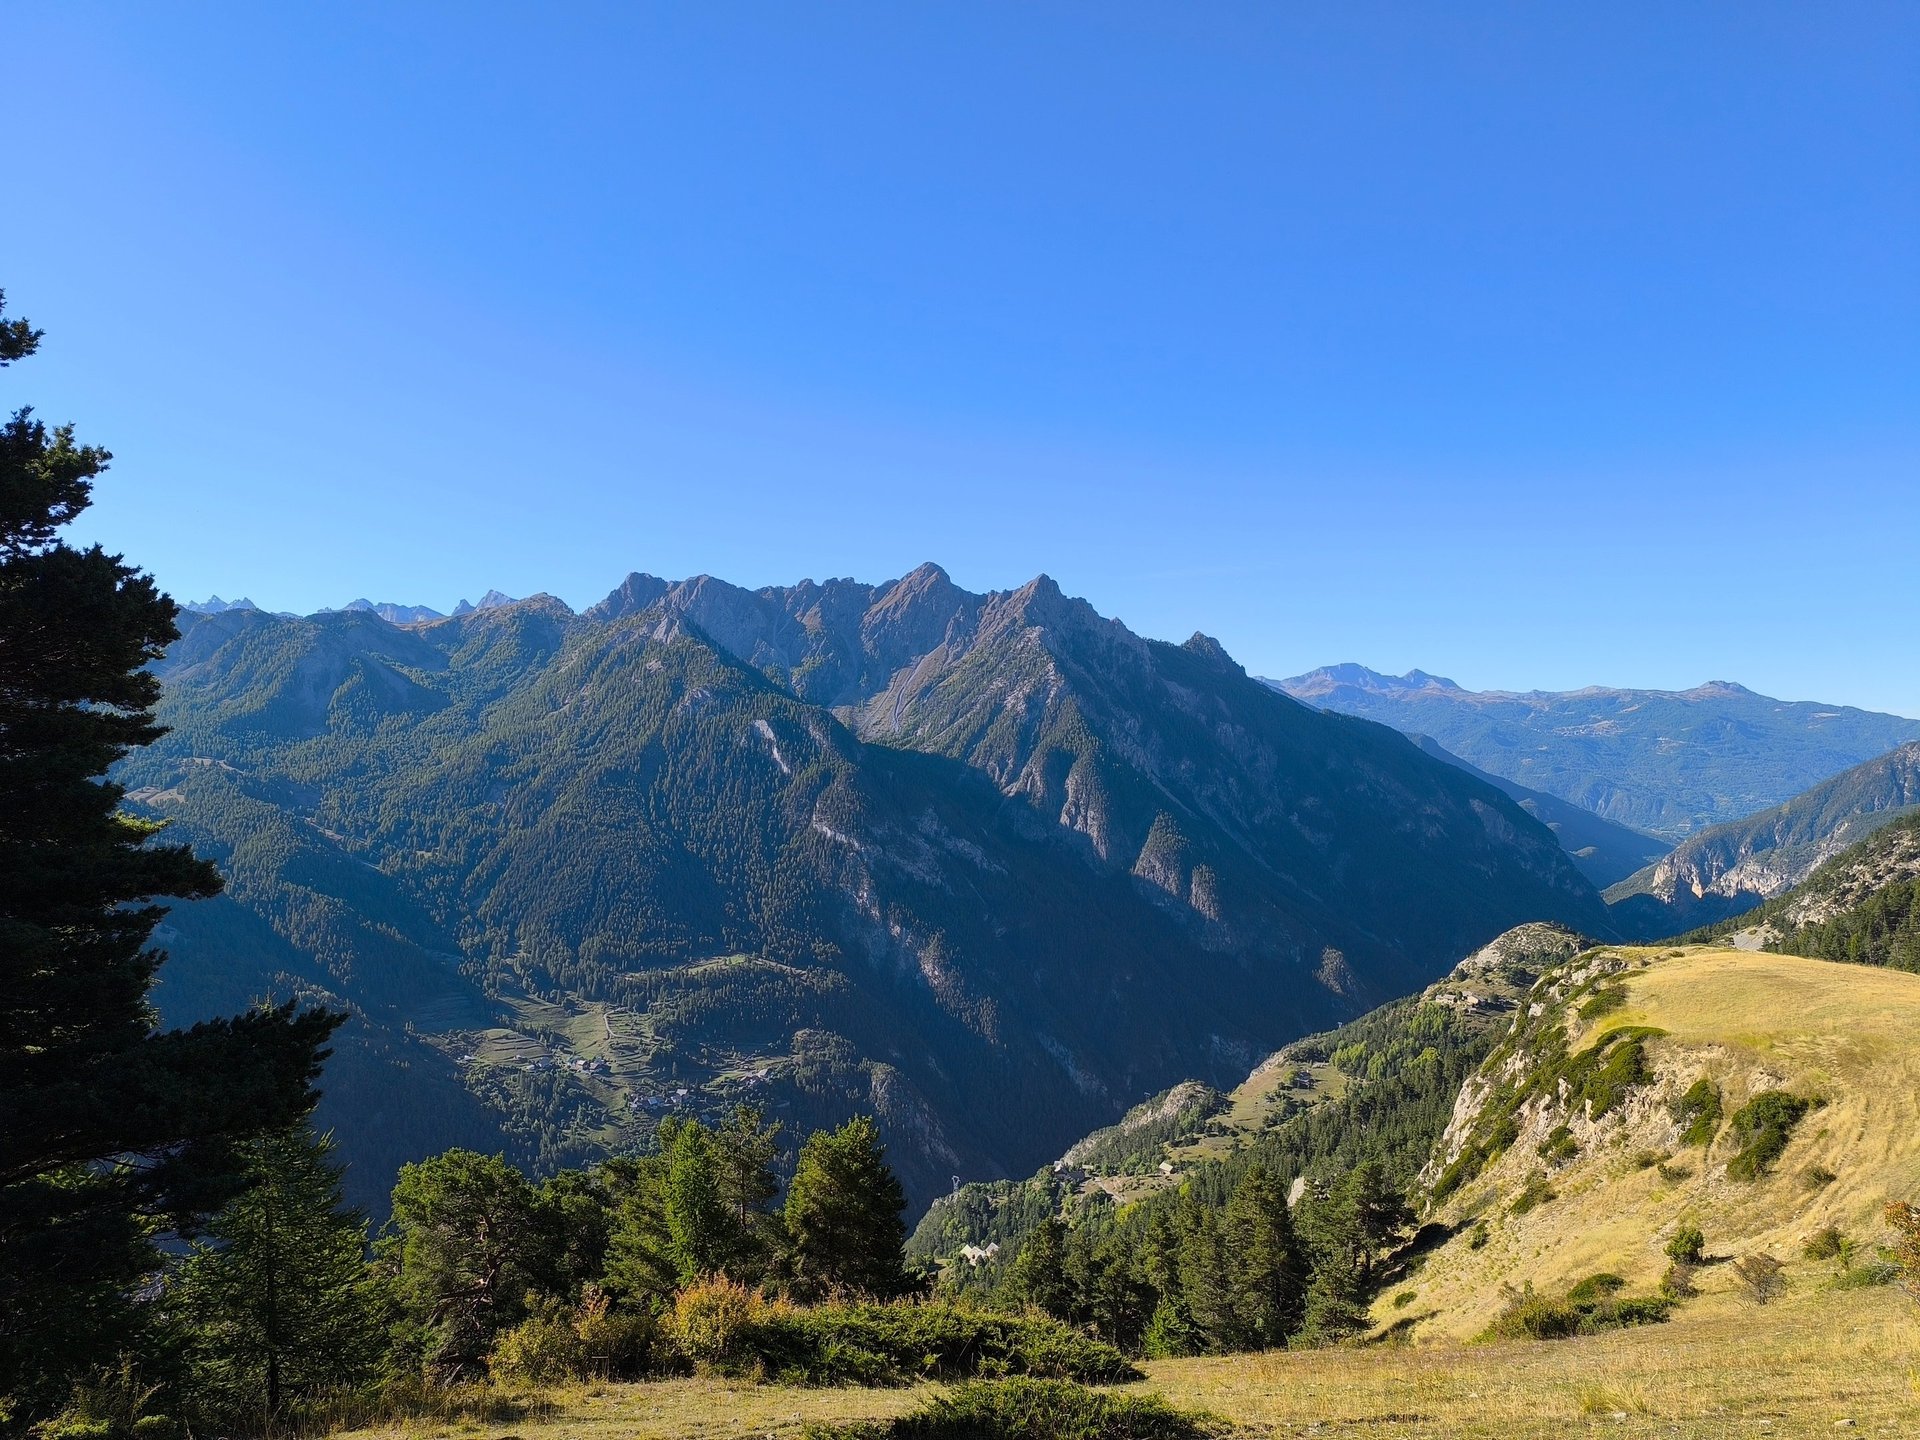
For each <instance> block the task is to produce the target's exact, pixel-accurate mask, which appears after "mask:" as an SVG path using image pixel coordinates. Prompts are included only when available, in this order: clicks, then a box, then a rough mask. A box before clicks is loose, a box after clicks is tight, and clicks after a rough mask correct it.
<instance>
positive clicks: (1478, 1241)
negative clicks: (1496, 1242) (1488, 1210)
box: [1467, 1220, 1490, 1250]
mask: <svg viewBox="0 0 1920 1440" xmlns="http://www.w3.org/2000/svg"><path fill="white" fill-rule="evenodd" d="M1489 1238H1490V1237H1489V1236H1488V1234H1487V1222H1486V1221H1484V1220H1477V1221H1475V1222H1474V1226H1473V1230H1472V1231H1471V1233H1469V1234H1468V1236H1467V1248H1468V1249H1469V1250H1484V1249H1486V1248H1487V1241H1488V1239H1489Z"/></svg>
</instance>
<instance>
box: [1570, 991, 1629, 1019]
mask: <svg viewBox="0 0 1920 1440" xmlns="http://www.w3.org/2000/svg"><path fill="white" fill-rule="evenodd" d="M1626 1003H1627V987H1626V986H1624V985H1608V986H1605V987H1604V988H1602V989H1599V990H1596V991H1594V992H1593V998H1592V999H1591V1000H1589V1001H1587V1003H1586V1004H1584V1005H1582V1006H1581V1007H1580V1018H1581V1019H1582V1020H1597V1019H1599V1018H1600V1017H1601V1016H1602V1015H1611V1014H1612V1013H1613V1012H1614V1011H1616V1010H1618V1009H1619V1008H1620V1007H1621V1006H1623V1005H1625V1004H1626Z"/></svg>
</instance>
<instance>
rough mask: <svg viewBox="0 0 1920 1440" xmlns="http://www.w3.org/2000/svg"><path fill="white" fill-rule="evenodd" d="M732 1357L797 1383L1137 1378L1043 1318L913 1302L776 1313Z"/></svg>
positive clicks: (745, 1335) (1097, 1346) (1112, 1353)
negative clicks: (1012, 1377) (982, 1377)
mask: <svg viewBox="0 0 1920 1440" xmlns="http://www.w3.org/2000/svg"><path fill="white" fill-rule="evenodd" d="M730 1359H731V1360H732V1362H733V1363H734V1364H735V1365H747V1366H756V1367H758V1368H760V1369H763V1370H765V1371H766V1372H767V1373H768V1374H769V1375H771V1376H772V1377H773V1378H774V1379H776V1380H779V1381H781V1382H783V1383H786V1384H800V1385H849V1384H850V1385H901V1384H907V1383H910V1382H912V1381H915V1380H969V1379H974V1378H977V1377H980V1376H1027V1377H1038V1378H1042V1379H1050V1380H1071V1381H1076V1382H1079V1383H1082V1384H1096V1385H1108V1384H1117V1383H1121V1382H1124V1381H1128V1380H1138V1379H1139V1378H1140V1372H1139V1371H1137V1370H1135V1369H1134V1368H1133V1366H1132V1365H1131V1364H1129V1363H1128V1361H1127V1359H1126V1357H1125V1356H1124V1355H1122V1354H1121V1353H1120V1352H1119V1351H1118V1350H1116V1349H1114V1348H1113V1347H1112V1346H1111V1345H1108V1344H1106V1343H1104V1342H1102V1341H1099V1340H1095V1339H1093V1338H1092V1337H1090V1336H1088V1335H1085V1334H1082V1333H1081V1332H1080V1331H1078V1330H1076V1329H1074V1328H1073V1327H1072V1326H1070V1325H1065V1324H1062V1323H1061V1322H1060V1321H1058V1320H1053V1319H1049V1318H1048V1317H1046V1316H1044V1315H1039V1314H1033V1313H1030V1314H1025V1315H1004V1314H998V1313H994V1312H991V1311H985V1310H978V1309H975V1308H973V1307H972V1306H969V1305H964V1304H928V1303H923V1302H916V1301H898V1302H895V1303H892V1304H881V1303H875V1302H864V1303H848V1304H831V1305H820V1306H815V1307H813V1308H811V1309H792V1308H784V1309H779V1310H774V1311H770V1312H769V1313H768V1314H767V1315H766V1316H765V1317H764V1318H763V1319H761V1320H759V1321H756V1322H754V1323H751V1324H749V1325H747V1326H746V1327H744V1329H743V1331H742V1332H741V1334H740V1336H739V1338H738V1340H737V1342H736V1343H735V1346H734V1349H733V1352H732V1353H731V1356H730Z"/></svg>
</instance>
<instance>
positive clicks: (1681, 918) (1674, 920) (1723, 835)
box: [1606, 742, 1920, 938]
mask: <svg viewBox="0 0 1920 1440" xmlns="http://www.w3.org/2000/svg"><path fill="white" fill-rule="evenodd" d="M1913 814H1920V742H1914V743H1911V744H1907V745H1902V746H1900V747H1899V748H1898V749H1895V750H1892V751H1889V752H1888V753H1887V754H1885V755H1882V756H1878V757H1876V758H1875V759H1872V760H1869V761H1867V762H1866V763H1865V764H1864V765H1856V766H1854V767H1853V768H1852V769H1851V770H1847V771H1843V772H1842V773H1841V774H1839V775H1836V776H1834V777H1833V778H1832V779H1830V780H1825V781H1822V782H1821V783H1820V784H1818V785H1815V786H1814V787H1813V788H1811V789H1810V790H1808V791H1806V792H1805V793H1804V794H1801V795H1796V796H1795V797H1794V798H1793V799H1791V800H1789V801H1787V802H1786V803H1785V804H1784V805H1777V806H1774V807H1773V808H1772V809H1769V810H1763V811H1761V812H1760V813H1759V814H1758V815H1751V816H1748V817H1747V818H1746V819H1744V820H1736V821H1734V822H1733V823H1731V824H1727V825H1716V826H1714V827H1713V828H1712V829H1710V830H1703V831H1701V832H1700V833H1699V834H1698V835H1694V836H1691V837H1689V838H1688V839H1686V840H1684V841H1682V842H1681V843H1680V844H1679V846H1677V847H1676V848H1675V849H1674V851H1673V853H1672V854H1671V855H1668V856H1666V857H1664V858H1663V859H1661V860H1659V861H1657V862H1655V863H1654V864H1653V865H1650V866H1648V867H1647V868H1646V869H1645V870H1642V871H1639V872H1638V873H1636V874H1634V875H1632V876H1630V877H1628V878H1627V879H1625V880H1623V881H1621V882H1620V883H1619V884H1617V885H1615V886H1613V887H1612V888H1611V889H1609V890H1608V891H1607V892H1606V893H1607V899H1608V901H1609V903H1610V904H1611V906H1612V908H1613V912H1614V915H1615V917H1616V919H1617V920H1618V922H1619V924H1620V925H1621V926H1622V928H1623V929H1625V930H1626V931H1627V932H1628V933H1631V934H1637V935H1642V936H1646V937H1648V938H1660V937H1664V936H1667V935H1677V934H1679V933H1681V932H1682V931H1686V930H1691V929H1694V928H1696V927H1698V926H1701V925H1709V924H1712V923H1714V922H1716V921H1718V920H1721V919H1724V918H1726V917H1728V916H1732V915H1737V914H1740V913H1741V912H1743V911H1746V910H1751V909H1753V908H1754V907H1755V906H1757V905H1759V904H1760V903H1761V902H1762V901H1763V900H1770V899H1772V898H1774V897H1775V896H1778V895H1781V894H1784V893H1785V892H1786V891H1788V890H1790V889H1791V888H1792V887H1794V886H1796V885H1798V884H1799V883H1800V882H1801V881H1803V880H1805V879H1807V878H1808V877H1809V876H1810V875H1812V874H1813V873H1814V871H1815V870H1817V869H1818V868H1819V867H1820V866H1821V865H1822V864H1823V863H1824V862H1825V861H1827V860H1829V859H1831V858H1832V857H1833V856H1835V855H1838V854H1839V853H1840V852H1841V851H1843V850H1845V849H1847V848H1848V847H1849V846H1851V845H1854V844H1856V843H1858V842H1859V841H1861V840H1864V839H1865V838H1866V837H1867V836H1869V835H1871V834H1873V833H1874V831H1876V830H1878V829H1879V828H1880V827H1881V826H1883V825H1887V824H1889V823H1891V822H1892V821H1894V820H1897V819H1899V818H1901V817H1902V816H1906V815H1913Z"/></svg>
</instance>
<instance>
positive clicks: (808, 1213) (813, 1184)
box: [785, 1115, 907, 1296]
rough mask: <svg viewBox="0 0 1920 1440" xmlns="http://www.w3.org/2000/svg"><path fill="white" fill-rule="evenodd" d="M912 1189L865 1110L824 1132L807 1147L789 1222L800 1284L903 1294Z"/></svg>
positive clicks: (792, 1191) (817, 1289)
mask: <svg viewBox="0 0 1920 1440" xmlns="http://www.w3.org/2000/svg"><path fill="white" fill-rule="evenodd" d="M906 1208H907V1197H906V1192H905V1191H904V1190H902V1189H901V1187H900V1181H899V1179H898V1178H897V1177H896V1176H895V1175H894V1173H893V1170H892V1169H891V1168H890V1167H889V1166H888V1164H887V1161H886V1149H885V1147H884V1146H882V1145H881V1143H880V1130H879V1127H878V1126H877V1125H875V1124H874V1123H873V1121H872V1120H871V1119H870V1118H868V1117H867V1116H865V1115H859V1116H855V1117H854V1118H853V1119H851V1120H849V1121H848V1122H847V1123H846V1124H845V1125H842V1126H841V1127H840V1128H839V1129H838V1130H834V1131H831V1132H829V1131H825V1130H822V1131H817V1132H815V1133H814V1134H812V1135H810V1136H808V1137H807V1143H806V1144H805V1145H803V1146H802V1147H801V1148H800V1159H799V1163H798V1164H797V1165H796V1166H795V1167H794V1172H793V1183H792V1184H791V1185H790V1186H788V1187H787V1204H786V1212H785V1219H786V1225H787V1236H788V1241H789V1243H790V1245H791V1248H792V1259H793V1268H794V1273H795V1277H796V1279H797V1281H798V1288H799V1289H800V1290H801V1291H802V1292H803V1293H812V1294H816V1295H817V1294H824V1293H827V1292H830V1291H834V1290H853V1291H859V1292H862V1293H864V1294H868V1295H878V1296H890V1295H898V1294H900V1293H902V1292H903V1291H904V1290H905V1289H906V1284H907V1280H906V1272H905V1265H904V1260H903V1257H902V1254H901V1247H902V1246H903V1245H904V1244H905V1243H906V1238H907V1228H906V1226H905V1224H903V1223H902V1221H901V1218H900V1217H901V1212H902V1211H904V1210H905V1209H906Z"/></svg>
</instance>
